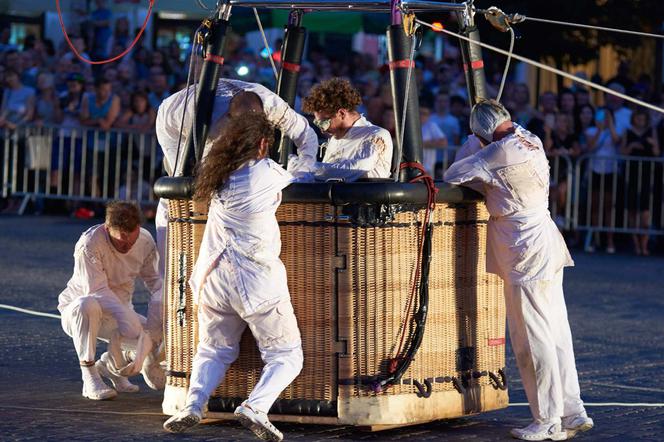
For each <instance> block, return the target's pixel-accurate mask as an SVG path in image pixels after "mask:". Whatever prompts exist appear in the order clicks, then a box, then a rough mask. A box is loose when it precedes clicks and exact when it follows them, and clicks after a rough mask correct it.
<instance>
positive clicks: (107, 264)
mask: <svg viewBox="0 0 664 442" xmlns="http://www.w3.org/2000/svg"><path fill="white" fill-rule="evenodd" d="M158 259H159V258H158V255H157V248H156V246H155V243H154V240H153V239H152V236H151V235H150V232H148V231H147V230H145V229H143V228H141V229H140V234H139V236H138V239H137V240H136V243H135V244H134V245H133V246H132V247H131V249H129V251H128V252H127V253H120V252H118V251H117V250H116V249H115V247H114V246H113V244H111V240H110V238H109V236H108V232H107V231H106V228H105V226H104V224H98V225H96V226H92V227H90V228H89V229H88V230H86V231H85V232H84V233H83V234H82V235H81V237H80V239H79V240H78V242H77V243H76V247H75V248H74V274H73V275H72V277H71V279H70V280H69V282H68V283H67V287H66V288H65V289H64V290H63V291H62V293H60V296H59V297H58V310H59V311H60V312H62V311H63V309H64V308H65V307H66V306H67V305H68V304H69V303H70V302H72V301H73V300H74V299H76V298H78V297H81V296H93V297H96V298H102V299H105V300H108V301H109V302H120V303H122V304H125V305H128V306H131V308H132V309H133V306H132V297H133V294H134V284H135V281H136V278H138V277H140V278H141V279H142V280H143V282H144V283H145V286H146V288H147V289H148V291H149V292H150V294H151V296H150V301H149V303H148V323H147V326H146V328H147V330H149V331H151V332H153V331H154V332H156V334H155V335H154V336H159V335H161V306H162V293H161V290H162V280H161V276H159V271H158V268H157V266H158Z"/></svg>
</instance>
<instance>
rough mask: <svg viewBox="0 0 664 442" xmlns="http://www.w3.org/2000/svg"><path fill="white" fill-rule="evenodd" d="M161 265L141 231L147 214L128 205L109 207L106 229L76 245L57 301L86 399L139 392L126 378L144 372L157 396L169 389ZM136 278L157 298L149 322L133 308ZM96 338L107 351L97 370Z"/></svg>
mask: <svg viewBox="0 0 664 442" xmlns="http://www.w3.org/2000/svg"><path fill="white" fill-rule="evenodd" d="M158 263H159V257H158V254H157V248H156V246H155V242H154V240H153V239H152V236H151V235H150V233H149V232H148V231H147V230H145V229H143V228H141V212H140V210H139V208H138V206H137V205H136V204H133V203H129V202H120V201H116V202H111V203H109V204H108V206H107V208H106V219H105V222H104V224H99V225H96V226H93V227H90V228H89V229H88V230H87V231H85V232H84V233H83V234H82V235H81V238H80V239H79V240H78V242H77V243H76V247H75V250H74V274H73V276H72V277H71V279H70V280H69V282H68V283H67V287H66V288H65V289H64V291H63V292H62V293H60V296H59V297H58V310H59V311H60V313H61V316H62V328H63V329H64V331H65V333H67V334H68V335H69V336H71V338H72V339H73V340H74V347H75V348H76V353H77V354H78V359H79V360H80V363H81V372H82V376H83V396H85V397H86V398H88V399H92V400H104V399H111V398H114V397H115V396H117V393H118V392H122V393H132V392H136V391H138V385H134V384H132V383H131V382H129V380H128V379H127V376H133V375H135V374H138V373H139V372H141V373H142V374H143V378H144V379H145V381H146V383H147V384H148V386H150V387H151V388H153V389H155V390H156V389H163V388H164V385H165V382H166V376H165V374H164V371H163V369H162V368H161V367H160V365H159V362H158V359H157V350H156V349H157V346H158V344H159V343H160V342H161V339H162V317H161V315H162V305H163V304H162V293H161V289H162V280H161V277H160V275H159V271H158V267H157V266H158ZM137 277H140V278H141V279H142V280H143V282H144V283H145V285H146V287H147V289H148V290H149V292H150V293H151V297H150V301H149V304H148V317H147V319H146V318H145V317H143V316H141V315H139V314H138V313H136V311H134V306H133V304H132V295H133V292H134V283H135V280H136V278H137ZM97 338H102V339H106V340H108V341H109V345H108V351H107V352H105V353H103V354H102V355H101V358H100V359H99V360H98V361H97V362H96V363H95V356H96V349H97ZM101 376H103V377H105V378H107V379H108V380H110V381H111V384H112V385H113V388H110V387H109V386H107V385H106V384H105V383H104V381H103V380H102V378H101Z"/></svg>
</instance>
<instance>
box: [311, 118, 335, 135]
mask: <svg viewBox="0 0 664 442" xmlns="http://www.w3.org/2000/svg"><path fill="white" fill-rule="evenodd" d="M314 124H315V125H316V127H318V128H319V129H320V130H322V131H323V132H325V131H326V130H328V129H329V128H330V126H331V125H332V118H325V119H324V120H318V119H316V120H314Z"/></svg>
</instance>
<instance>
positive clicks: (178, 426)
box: [164, 407, 203, 433]
mask: <svg viewBox="0 0 664 442" xmlns="http://www.w3.org/2000/svg"><path fill="white" fill-rule="evenodd" d="M202 417H203V415H202V413H201V410H200V409H198V408H196V407H187V408H185V409H184V410H182V411H178V412H177V414H174V415H173V416H171V417H170V418H169V419H168V420H167V421H166V422H164V430H166V431H168V432H171V433H182V432H183V431H185V430H188V429H189V428H191V427H194V426H196V425H198V423H199V422H200V421H201V418H202Z"/></svg>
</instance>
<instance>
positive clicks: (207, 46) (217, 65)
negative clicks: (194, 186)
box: [176, 2, 231, 176]
mask: <svg viewBox="0 0 664 442" xmlns="http://www.w3.org/2000/svg"><path fill="white" fill-rule="evenodd" d="M230 16H231V5H230V4H228V3H226V2H224V3H221V4H220V5H219V9H218V10H217V11H216V12H215V16H214V17H213V18H211V19H206V20H205V21H204V22H203V26H204V27H207V28H208V32H207V34H206V35H205V37H204V42H203V67H202V69H201V75H200V79H199V82H198V88H197V92H196V100H197V106H196V108H195V110H194V115H195V118H194V119H193V122H194V123H195V125H194V127H193V128H192V129H193V130H191V131H190V132H189V135H188V136H187V142H186V144H185V160H184V161H183V165H182V169H181V171H180V173H177V172H176V173H177V175H178V176H191V175H192V174H193V171H194V167H195V165H196V163H198V162H199V161H200V160H201V158H202V155H203V148H204V147H205V139H206V138H207V134H208V130H209V129H210V125H211V118H212V110H213V107H214V98H215V96H216V92H217V83H218V82H219V74H220V71H221V66H222V65H223V64H224V57H223V51H224V45H225V43H226V32H227V30H228V27H229V19H230ZM195 56H196V54H192V57H195Z"/></svg>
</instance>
